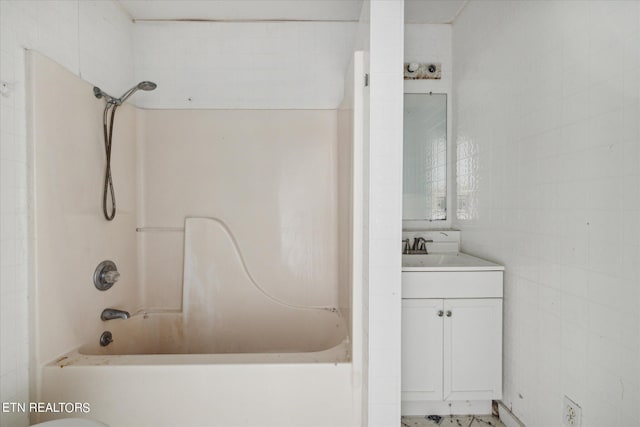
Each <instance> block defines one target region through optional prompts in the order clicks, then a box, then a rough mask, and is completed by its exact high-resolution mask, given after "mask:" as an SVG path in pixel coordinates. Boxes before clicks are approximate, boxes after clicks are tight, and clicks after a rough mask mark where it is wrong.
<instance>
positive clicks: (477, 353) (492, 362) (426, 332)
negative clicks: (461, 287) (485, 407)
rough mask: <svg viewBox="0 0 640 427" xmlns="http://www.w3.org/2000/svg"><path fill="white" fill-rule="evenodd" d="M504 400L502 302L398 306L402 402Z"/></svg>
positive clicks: (481, 300)
mask: <svg viewBox="0 0 640 427" xmlns="http://www.w3.org/2000/svg"><path fill="white" fill-rule="evenodd" d="M501 397H502V299H500V298H471V299H430V298H416V299H403V300H402V400H406V401H410V400H412V401H421V400H440V401H441V400H486V399H499V398H501Z"/></svg>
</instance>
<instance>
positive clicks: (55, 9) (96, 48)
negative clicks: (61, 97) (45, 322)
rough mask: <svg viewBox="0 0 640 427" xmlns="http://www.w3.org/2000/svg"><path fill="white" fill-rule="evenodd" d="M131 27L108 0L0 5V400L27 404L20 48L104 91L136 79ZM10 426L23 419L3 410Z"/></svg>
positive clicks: (7, 1)
mask: <svg viewBox="0 0 640 427" xmlns="http://www.w3.org/2000/svg"><path fill="white" fill-rule="evenodd" d="M131 34H132V23H131V20H130V18H129V17H128V15H127V14H125V13H124V12H123V11H122V10H121V9H120V8H119V7H118V6H117V5H116V4H115V3H113V2H106V1H91V0H89V1H86V0H82V1H80V0H67V1H29V0H22V1H15V0H2V1H0V58H1V60H0V81H1V82H2V83H6V86H4V87H3V88H2V92H0V170H1V172H0V316H1V318H0V385H1V386H0V400H1V401H22V402H26V401H28V400H29V396H28V393H29V391H28V390H29V375H28V369H29V354H28V348H29V338H28V336H29V332H28V331H29V320H28V302H27V295H28V287H29V280H30V276H29V263H30V260H29V253H30V246H31V244H32V242H33V235H32V234H31V233H32V230H31V227H30V221H31V219H30V218H29V215H28V212H29V205H30V203H31V202H30V198H31V195H30V194H29V190H28V189H29V178H28V177H29V174H30V170H29V166H28V156H29V155H30V154H29V149H28V145H27V137H26V94H25V88H26V82H25V76H26V73H25V68H26V65H25V52H24V50H25V49H34V50H37V51H39V52H41V53H43V54H44V55H46V56H49V57H50V58H52V59H54V60H55V61H56V62H58V63H60V64H62V65H63V66H64V67H65V68H67V69H69V70H70V71H72V72H73V73H75V74H76V75H78V76H81V77H82V78H84V79H86V80H88V81H90V82H92V83H94V84H97V85H100V86H102V87H103V88H104V89H105V90H107V91H109V92H118V91H121V90H124V89H125V88H128V87H129V86H130V85H131V84H132V83H131V81H132V79H133V64H132V52H131V49H130V45H131ZM0 424H2V425H3V426H7V427H14V426H25V425H28V420H27V417H26V416H25V415H24V414H11V413H0Z"/></svg>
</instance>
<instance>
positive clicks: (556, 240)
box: [453, 1, 640, 427]
mask: <svg viewBox="0 0 640 427" xmlns="http://www.w3.org/2000/svg"><path fill="white" fill-rule="evenodd" d="M639 30H640V2H638V1H620V2H613V1H602V2H597V1H590V2H576V1H554V2H531V1H512V2H504V1H472V2H470V3H469V4H467V6H466V7H465V8H464V9H463V11H462V12H461V14H460V15H459V16H458V18H457V19H456V21H455V24H454V31H453V36H454V42H453V51H454V90H455V92H454V97H455V98H454V100H455V117H454V123H455V132H456V142H457V153H458V155H457V167H458V170H457V192H458V198H459V199H460V198H464V199H465V203H466V205H465V206H461V205H458V210H457V220H456V221H455V222H454V226H457V227H459V228H460V229H461V230H462V249H463V250H464V251H466V252H469V253H472V254H475V255H479V256H483V257H486V258H489V259H492V260H494V261H498V262H500V263H503V264H504V265H505V266H506V274H505V289H504V292H505V299H504V306H505V312H504V325H505V330H504V334H505V335H504V398H503V400H504V402H505V404H506V405H507V406H508V407H510V408H512V410H513V412H514V413H515V414H516V415H517V416H518V417H520V419H521V420H522V421H523V422H524V423H525V424H526V425H527V426H528V427H536V426H540V427H543V426H551V425H560V424H561V419H562V418H561V417H562V412H561V411H562V397H563V396H564V395H567V396H569V397H570V398H571V399H573V400H574V401H575V402H577V403H578V404H579V405H581V406H582V410H583V417H584V418H583V422H582V425H583V426H585V427H587V426H603V425H607V426H612V427H613V426H620V427H623V426H624V427H628V426H632V425H640V410H639V408H638V402H640V394H639V388H640V373H639V361H640V353H639V348H640V333H639V330H640V318H639V313H640V300H639V295H640V271H639V270H640V267H639V266H640V247H639V246H640V193H639V191H640V190H639V189H640V148H639V147H640V136H639V129H638V126H639V124H638V123H639V122H640V120H639V118H640V109H639V108H640V105H639V102H640V89H639V86H640V68H639V67H640V50H639V48H638V46H640V34H639Z"/></svg>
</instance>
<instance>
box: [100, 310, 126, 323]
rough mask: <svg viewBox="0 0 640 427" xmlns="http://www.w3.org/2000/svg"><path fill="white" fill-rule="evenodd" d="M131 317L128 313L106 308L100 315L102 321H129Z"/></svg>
mask: <svg viewBox="0 0 640 427" xmlns="http://www.w3.org/2000/svg"><path fill="white" fill-rule="evenodd" d="M129 317H130V316H129V312H128V311H123V310H116V309H115V308H105V309H104V310H102V314H101V315H100V319H102V320H113V319H128V318H129Z"/></svg>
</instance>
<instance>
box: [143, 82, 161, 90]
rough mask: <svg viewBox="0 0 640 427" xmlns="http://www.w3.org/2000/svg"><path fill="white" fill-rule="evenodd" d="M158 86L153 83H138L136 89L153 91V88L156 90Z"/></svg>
mask: <svg viewBox="0 0 640 427" xmlns="http://www.w3.org/2000/svg"><path fill="white" fill-rule="evenodd" d="M157 87H158V85H157V84H155V83H154V82H147V81H144V82H140V83H138V89H142V90H154V89H155V88H157Z"/></svg>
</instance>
